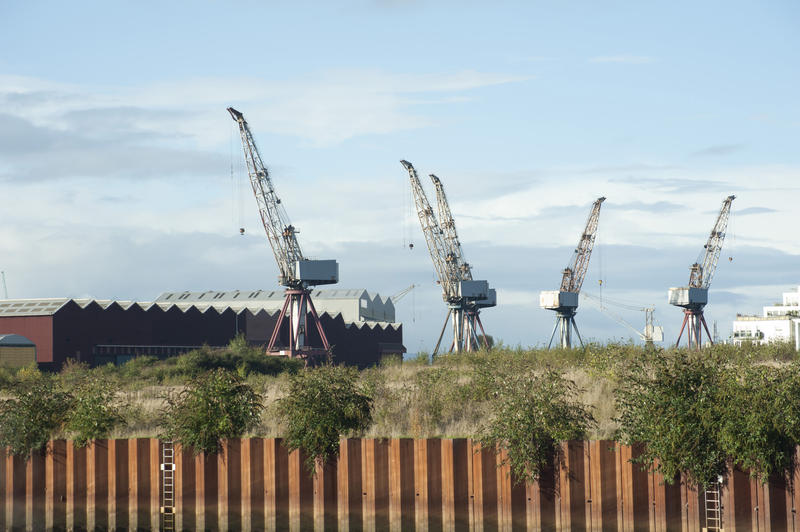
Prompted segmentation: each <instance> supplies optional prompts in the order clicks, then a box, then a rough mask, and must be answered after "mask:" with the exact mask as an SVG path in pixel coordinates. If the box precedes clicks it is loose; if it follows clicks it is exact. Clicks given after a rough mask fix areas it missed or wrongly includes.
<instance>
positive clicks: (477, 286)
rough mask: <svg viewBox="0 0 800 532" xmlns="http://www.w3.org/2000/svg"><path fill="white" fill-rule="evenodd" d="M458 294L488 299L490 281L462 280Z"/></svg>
mask: <svg viewBox="0 0 800 532" xmlns="http://www.w3.org/2000/svg"><path fill="white" fill-rule="evenodd" d="M458 295H459V296H461V297H466V298H469V299H486V297H487V296H488V295H489V282H488V281H461V282H459V283H458Z"/></svg>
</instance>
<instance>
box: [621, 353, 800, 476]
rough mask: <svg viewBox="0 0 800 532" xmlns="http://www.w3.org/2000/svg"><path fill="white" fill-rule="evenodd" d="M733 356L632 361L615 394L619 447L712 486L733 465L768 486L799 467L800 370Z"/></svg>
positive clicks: (654, 355)
mask: <svg viewBox="0 0 800 532" xmlns="http://www.w3.org/2000/svg"><path fill="white" fill-rule="evenodd" d="M729 353H730V351H729V350H723V349H717V350H703V351H702V352H699V353H698V352H691V351H683V350H680V351H666V352H655V353H650V354H648V355H647V356H643V357H642V358H640V359H639V360H635V361H632V362H631V364H630V365H629V366H628V367H627V369H626V370H625V372H624V374H623V375H622V376H621V378H620V382H619V387H618V390H617V394H616V401H617V406H618V409H619V412H620V415H619V423H620V431H619V439H620V440H621V441H623V442H625V443H636V442H640V443H644V444H645V446H644V450H643V453H642V455H641V456H640V457H639V458H638V459H637V461H638V462H640V463H641V464H643V465H645V466H647V467H654V468H655V469H657V470H659V471H660V472H661V473H663V474H664V477H665V478H666V479H667V481H668V482H669V481H673V480H674V479H675V478H676V477H677V475H678V474H680V473H684V474H686V475H687V476H688V477H689V479H690V481H692V482H694V483H696V484H698V485H701V486H705V485H708V484H709V483H711V482H714V481H716V479H717V477H718V476H719V475H723V474H724V473H725V472H726V470H727V468H728V465H729V464H732V465H735V466H738V467H740V468H742V469H743V470H749V471H751V472H752V474H753V475H756V476H760V477H761V478H762V479H763V480H766V478H767V477H768V476H769V475H770V474H772V473H775V472H778V473H785V472H787V471H788V470H789V469H790V467H791V466H792V458H793V456H794V449H795V447H796V446H797V445H798V443H800V417H799V416H800V414H799V412H798V406H800V373H798V371H799V370H800V367H799V366H798V365H797V363H796V362H792V363H790V364H789V365H786V366H776V365H769V364H761V363H757V364H754V363H753V362H752V359H750V357H748V356H739V357H733V358H730V357H725V355H726V354H729Z"/></svg>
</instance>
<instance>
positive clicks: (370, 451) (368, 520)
mask: <svg viewBox="0 0 800 532" xmlns="http://www.w3.org/2000/svg"><path fill="white" fill-rule="evenodd" d="M361 495H362V499H361V515H362V516H363V526H362V529H363V530H364V531H368V532H374V531H375V440H374V439H362V440H361Z"/></svg>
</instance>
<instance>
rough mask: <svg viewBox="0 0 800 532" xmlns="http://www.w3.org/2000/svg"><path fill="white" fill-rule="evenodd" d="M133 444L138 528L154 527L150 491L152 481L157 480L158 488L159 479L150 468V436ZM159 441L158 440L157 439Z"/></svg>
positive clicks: (138, 439)
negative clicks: (154, 476) (151, 515)
mask: <svg viewBox="0 0 800 532" xmlns="http://www.w3.org/2000/svg"><path fill="white" fill-rule="evenodd" d="M132 441H133V445H132V446H131V448H132V449H134V452H135V453H136V491H135V495H134V496H135V497H136V510H135V518H136V523H137V526H136V528H144V529H146V528H152V523H151V522H150V491H151V487H152V481H153V480H155V481H156V484H155V488H156V489H158V479H152V477H151V473H152V471H151V468H150V442H151V441H152V440H151V439H149V438H136V439H134V440H132ZM156 441H157V440H156Z"/></svg>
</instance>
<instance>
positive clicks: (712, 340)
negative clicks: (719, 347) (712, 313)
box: [700, 313, 714, 345]
mask: <svg viewBox="0 0 800 532" xmlns="http://www.w3.org/2000/svg"><path fill="white" fill-rule="evenodd" d="M700 321H701V322H702V323H703V328H704V329H705V330H706V334H707V335H708V342H709V343H710V344H711V345H714V338H713V337H712V336H711V333H710V332H708V325H707V324H706V318H705V317H704V316H703V314H702V313H700Z"/></svg>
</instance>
